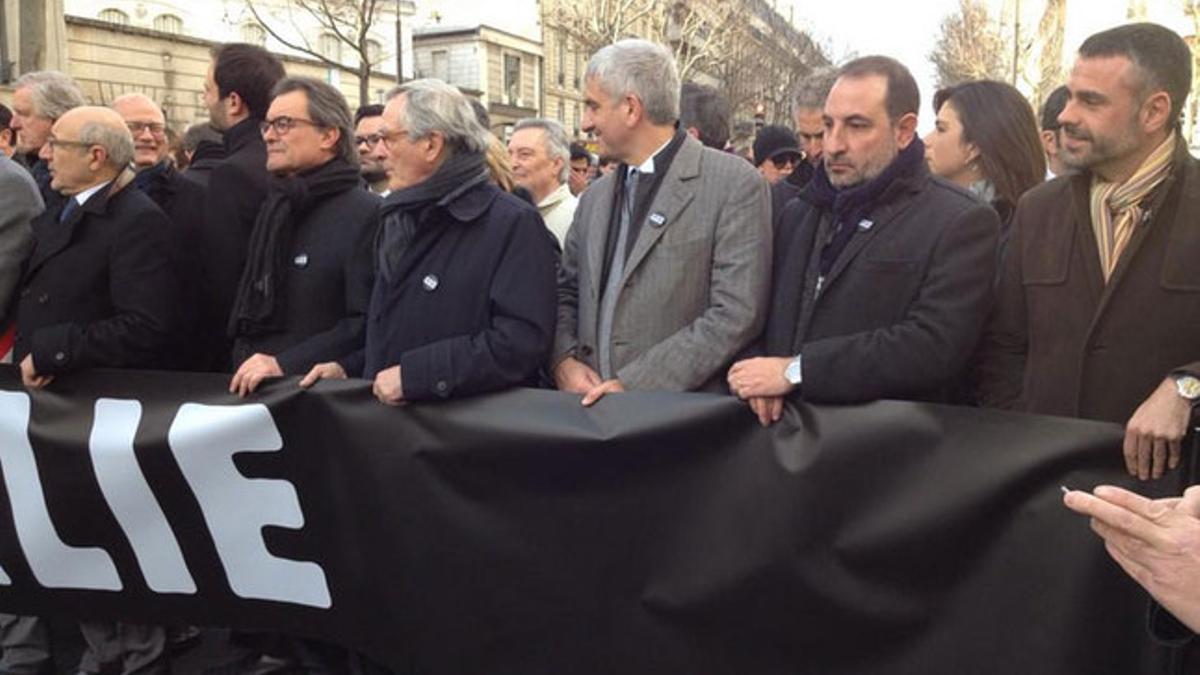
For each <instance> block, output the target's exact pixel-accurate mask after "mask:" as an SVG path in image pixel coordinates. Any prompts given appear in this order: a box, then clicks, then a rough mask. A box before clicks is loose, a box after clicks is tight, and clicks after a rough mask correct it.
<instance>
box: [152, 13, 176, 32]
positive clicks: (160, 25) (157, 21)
mask: <svg viewBox="0 0 1200 675" xmlns="http://www.w3.org/2000/svg"><path fill="white" fill-rule="evenodd" d="M154 30H156V31H160V32H163V33H170V34H172V35H179V34H180V33H182V32H183V19H181V18H179V17H177V16H175V15H174V14H159V15H158V16H156V17H154Z"/></svg>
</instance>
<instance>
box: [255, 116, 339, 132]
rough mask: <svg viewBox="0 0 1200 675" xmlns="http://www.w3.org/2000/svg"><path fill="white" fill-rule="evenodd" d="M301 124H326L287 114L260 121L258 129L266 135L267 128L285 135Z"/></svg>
mask: <svg viewBox="0 0 1200 675" xmlns="http://www.w3.org/2000/svg"><path fill="white" fill-rule="evenodd" d="M301 124H307V125H308V126H310V127H319V126H324V125H322V124H317V123H316V122H314V121H312V120H306V119H301V118H299V117H288V116H287V115H281V116H279V117H276V118H275V119H273V120H264V121H262V122H259V123H258V130H259V131H260V132H262V134H263V135H264V136H266V135H267V129H274V130H275V135H276V136H285V135H287V133H288V132H289V131H291V130H292V129H295V128H296V127H297V126H299V125H301Z"/></svg>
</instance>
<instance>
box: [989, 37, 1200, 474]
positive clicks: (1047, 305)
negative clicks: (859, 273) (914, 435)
mask: <svg viewBox="0 0 1200 675" xmlns="http://www.w3.org/2000/svg"><path fill="white" fill-rule="evenodd" d="M1191 76H1192V60H1191V56H1190V52H1189V51H1188V47H1187V45H1186V44H1185V43H1184V41H1183V40H1182V39H1181V38H1180V37H1179V36H1178V35H1177V34H1175V33H1174V32H1173V31H1171V30H1168V29H1166V28H1163V27H1162V26H1158V25H1155V24H1150V23H1137V24H1127V25H1124V26H1120V27H1118V28H1113V29H1111V30H1106V31H1103V32H1101V33H1097V34H1095V35H1093V36H1091V37H1089V38H1088V39H1087V40H1085V41H1084V43H1083V45H1082V46H1081V47H1080V48H1079V52H1078V54H1077V56H1076V59H1075V65H1074V67H1073V69H1072V70H1071V75H1070V79H1069V80H1068V82H1067V90H1068V92H1069V98H1068V99H1067V103H1066V107H1065V108H1063V111H1062V113H1060V114H1059V116H1058V121H1059V123H1060V124H1061V125H1062V145H1061V148H1060V151H1059V157H1060V158H1061V159H1062V161H1063V162H1064V163H1065V164H1066V165H1067V167H1068V168H1069V169H1071V170H1073V171H1074V172H1075V173H1073V174H1071V175H1069V176H1064V177H1060V178H1057V179H1055V180H1052V181H1050V182H1048V183H1045V184H1043V185H1040V186H1038V187H1036V188H1034V189H1032V190H1030V191H1029V192H1027V193H1026V194H1025V197H1024V198H1022V200H1021V203H1020V204H1019V205H1018V206H1017V210H1016V213H1015V214H1014V216H1013V224H1012V235H1011V236H1012V239H1011V243H1010V244H1009V245H1008V253H1007V255H1006V258H1005V261H1004V269H1003V271H1002V276H1001V282H1000V289H999V301H998V305H997V307H996V311H995V313H994V315H993V317H992V319H991V321H990V323H989V327H988V330H987V332H986V336H985V339H984V342H983V344H982V347H981V352H980V356H979V362H978V372H977V378H978V381H979V383H980V400H981V401H982V402H983V403H984V404H990V405H994V406H998V407H1004V408H1013V409H1017V410H1024V411H1027V412H1034V413H1041V414H1046V415H1064V416H1069V417H1082V418H1087V419H1097V420H1108V421H1111V422H1118V423H1124V424H1125V442H1124V447H1123V453H1124V458H1125V466H1126V469H1127V470H1128V471H1129V473H1130V475H1136V476H1137V477H1139V478H1141V479H1143V480H1145V479H1148V478H1158V477H1160V476H1162V475H1163V472H1164V471H1166V470H1167V469H1169V468H1174V467H1176V466H1178V465H1179V461H1180V449H1181V448H1180V446H1181V440H1182V438H1183V436H1184V433H1185V432H1186V431H1187V429H1188V424H1189V419H1190V418H1191V415H1192V411H1193V409H1194V407H1195V404H1196V401H1197V400H1200V265H1197V264H1196V261H1197V260H1200V162H1197V161H1196V160H1195V159H1194V158H1192V157H1191V156H1190V155H1189V154H1188V147H1187V142H1186V140H1185V139H1184V138H1182V136H1181V134H1180V130H1179V120H1180V111H1181V110H1182V108H1183V104H1184V100H1185V99H1187V96H1188V89H1189V88H1190V86H1191V81H1192V80H1191Z"/></svg>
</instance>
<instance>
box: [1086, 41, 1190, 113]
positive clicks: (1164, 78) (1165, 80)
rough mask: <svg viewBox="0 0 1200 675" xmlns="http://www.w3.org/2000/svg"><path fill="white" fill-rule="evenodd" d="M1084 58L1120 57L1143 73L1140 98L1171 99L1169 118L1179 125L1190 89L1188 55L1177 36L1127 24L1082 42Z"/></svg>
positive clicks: (1185, 45)
mask: <svg viewBox="0 0 1200 675" xmlns="http://www.w3.org/2000/svg"><path fill="white" fill-rule="evenodd" d="M1079 56H1080V57H1082V58H1085V59H1090V58H1096V57H1102V56H1124V57H1125V58H1127V59H1129V60H1130V61H1132V62H1133V65H1134V66H1136V67H1137V68H1138V69H1139V70H1140V71H1142V73H1143V74H1144V76H1145V77H1144V79H1143V82H1142V83H1141V84H1142V91H1141V96H1142V99H1143V100H1145V99H1146V98H1147V97H1148V96H1150V95H1151V94H1153V93H1155V92H1159V91H1165V92H1167V95H1168V96H1170V97H1171V119H1173V120H1175V124H1176V125H1177V124H1179V121H1180V113H1181V112H1182V111H1183V102H1184V100H1185V99H1187V96H1188V91H1189V90H1190V89H1191V87H1192V53H1191V51H1190V50H1189V49H1188V46H1187V44H1186V43H1185V42H1184V41H1183V38H1181V37H1179V34H1178V33H1176V32H1175V31H1173V30H1170V29H1168V28H1164V27H1162V26H1160V25H1158V24H1156V23H1130V24H1125V25H1124V26H1117V27H1116V28H1110V29H1108V30H1106V31H1101V32H1099V33H1096V34H1095V35H1093V36H1091V37H1089V38H1088V39H1086V40H1084V41H1083V45H1082V46H1080V47H1079Z"/></svg>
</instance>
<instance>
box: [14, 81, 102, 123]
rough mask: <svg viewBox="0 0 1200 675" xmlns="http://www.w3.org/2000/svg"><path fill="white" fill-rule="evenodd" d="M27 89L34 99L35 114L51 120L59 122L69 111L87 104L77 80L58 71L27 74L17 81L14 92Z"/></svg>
mask: <svg viewBox="0 0 1200 675" xmlns="http://www.w3.org/2000/svg"><path fill="white" fill-rule="evenodd" d="M25 88H28V89H29V96H30V97H31V98H32V99H33V114H34V115H37V116H38V117H44V118H46V119H50V120H57V119H58V118H60V117H62V116H63V115H64V114H65V113H66V112H67V111H68V110H71V109H72V108H78V107H79V106H81V105H85V104H86V103H87V102H86V101H85V100H84V98H83V92H82V91H80V89H79V85H78V84H75V80H72V79H71V78H69V77H67V76H66V75H64V74H63V73H60V72H58V71H57V70H39V71H36V72H33V73H25V74H24V75H22V76H21V77H19V78H18V79H17V82H16V84H14V85H13V90H14V91H16V90H17V89H25Z"/></svg>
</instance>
